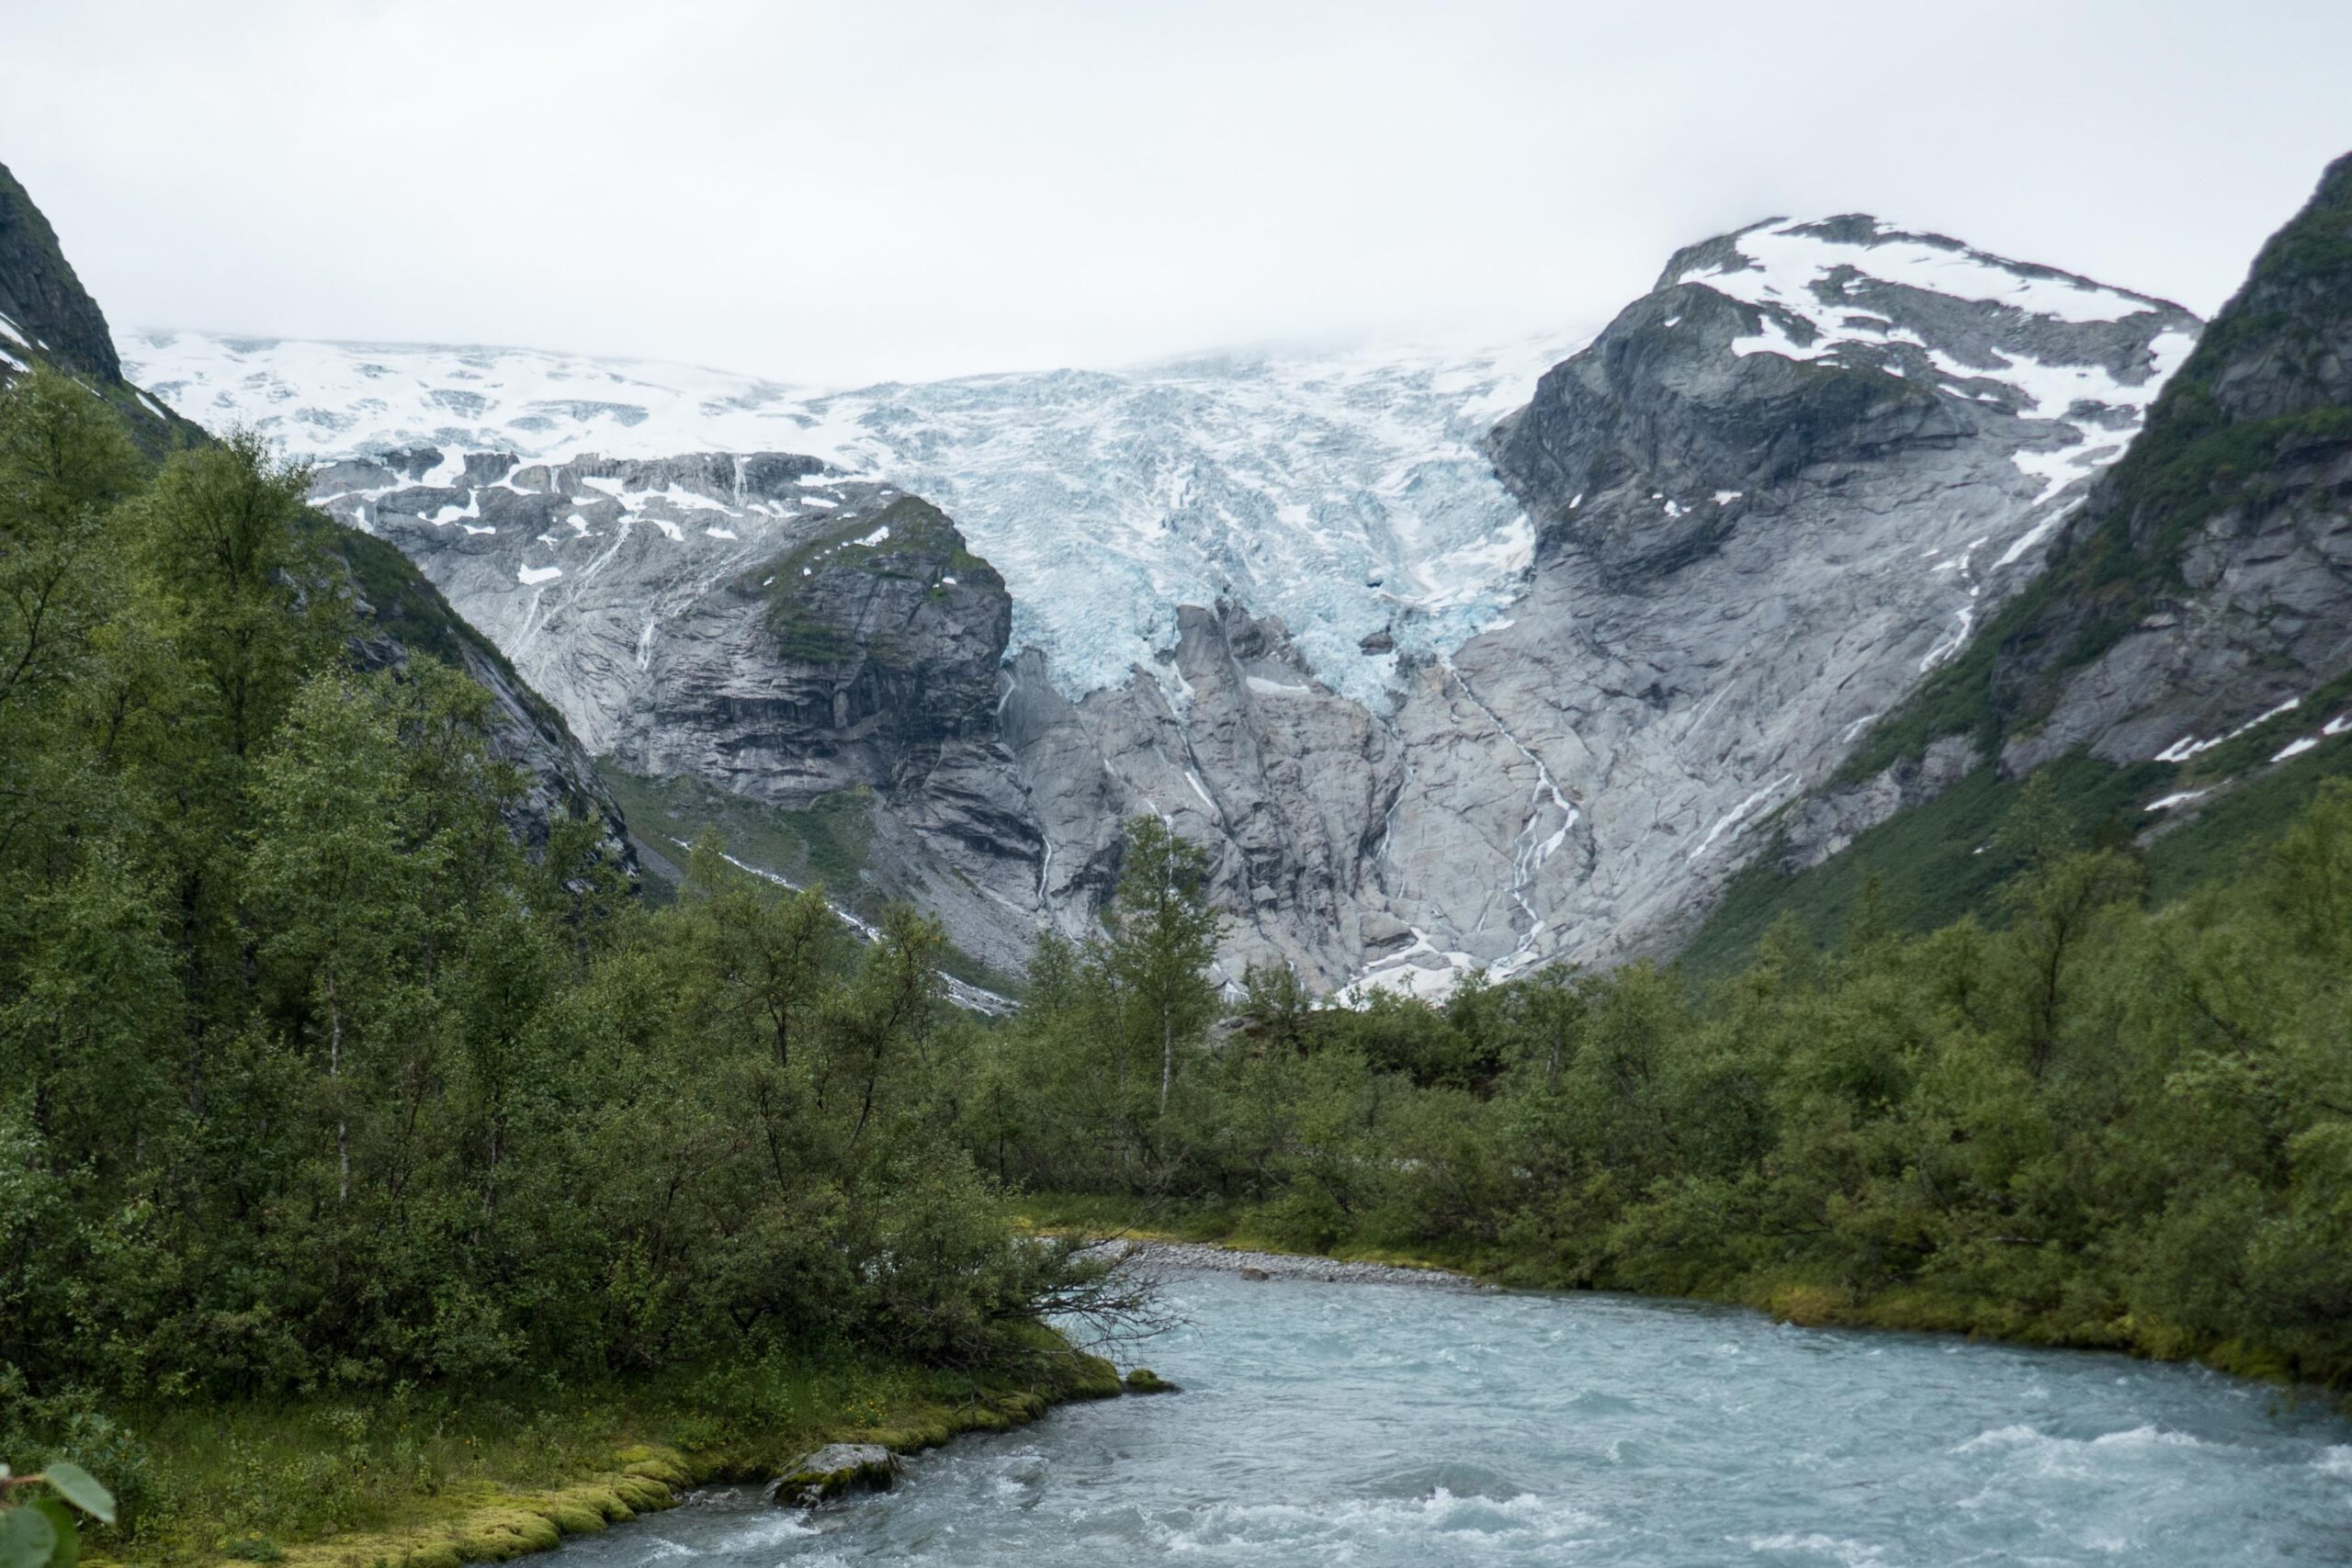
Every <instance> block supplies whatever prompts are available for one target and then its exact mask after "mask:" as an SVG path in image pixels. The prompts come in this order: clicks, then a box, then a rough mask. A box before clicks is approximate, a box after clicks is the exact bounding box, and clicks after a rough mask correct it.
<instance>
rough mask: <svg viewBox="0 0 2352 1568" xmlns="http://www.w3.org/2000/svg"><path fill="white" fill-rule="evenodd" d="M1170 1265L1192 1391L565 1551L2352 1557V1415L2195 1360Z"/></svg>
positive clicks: (758, 1562) (1254, 1563)
mask: <svg viewBox="0 0 2352 1568" xmlns="http://www.w3.org/2000/svg"><path fill="white" fill-rule="evenodd" d="M1167 1296H1168V1299H1169V1303H1170V1305H1171V1306H1172V1307H1174V1308H1175V1310H1176V1311H1177V1312H1179V1313H1181V1314H1182V1315H1183V1316H1184V1317H1185V1318H1186V1319H1187V1320H1188V1321H1187V1323H1186V1325H1185V1326H1184V1327H1182V1328H1181V1329H1179V1330H1177V1331H1175V1332H1172V1333H1170V1334H1169V1335H1167V1336H1166V1337H1162V1338H1160V1339H1158V1340H1155V1341H1153V1342H1152V1343H1150V1344H1149V1345H1148V1346H1147V1347H1145V1348H1142V1349H1141V1350H1140V1351H1139V1352H1137V1355H1138V1358H1139V1359H1142V1360H1144V1361H1145V1362H1147V1363H1148V1364H1149V1365H1150V1366H1152V1367H1153V1368H1154V1369H1155V1370H1157V1371H1159V1372H1160V1373H1161V1374H1162V1375H1163V1376H1166V1377H1169V1378H1171V1379H1173V1380H1175V1381H1176V1382H1180V1383H1182V1384H1183V1385H1184V1388H1185V1391H1186V1392H1184V1393H1182V1394H1179V1395H1176V1396H1173V1397H1164V1396H1163V1397H1153V1398H1135V1397H1130V1398H1126V1399H1121V1400H1116V1401H1109V1402H1104V1403H1102V1404H1085V1405H1077V1406H1072V1407H1069V1408H1066V1409H1062V1410H1057V1411H1056V1412H1054V1413H1053V1414H1052V1415H1050V1416H1047V1417H1046V1419H1044V1420H1043V1421H1041V1422H1039V1423H1037V1424H1036V1425H1035V1426H1033V1427H1027V1428H1025V1429H1023V1430H1020V1431H1017V1432H1009V1433H1004V1434H1001V1435H998V1436H989V1437H967V1438H958V1439H956V1442H954V1443H953V1444H951V1445H949V1446H948V1447H947V1448H945V1449H943V1450H936V1451H934V1452H932V1453H927V1454H922V1455H918V1456H915V1457H913V1458H911V1459H910V1460H909V1461H907V1468H906V1474H905V1477H904V1479H903V1480H902V1481H901V1482H900V1483H899V1487H898V1489H897V1490H896V1491H895V1492H891V1493H888V1494H878V1495H868V1496H865V1497H861V1498H857V1499H854V1500H852V1501H849V1502H846V1503H843V1504H840V1505H836V1506H831V1507H829V1508H827V1509H825V1510H823V1511H820V1512H819V1513H816V1514H812V1515H807V1516H803V1515H798V1514H794V1513H789V1512H786V1511H783V1510H779V1509H778V1508H776V1507H775V1506H773V1505H770V1504H766V1503H763V1502H762V1501H761V1500H760V1497H759V1495H758V1494H757V1493H756V1492H755V1491H752V1490H750V1489H720V1490H716V1491H711V1492H707V1493H703V1494H699V1495H696V1496H695V1497H693V1498H691V1499H690V1500H688V1501H687V1502H686V1503H685V1504H684V1506H681V1507H679V1508H677V1509H674V1510H673V1511H671V1512H669V1513H666V1514H662V1515H657V1516H654V1517H650V1518H648V1519H645V1520H642V1521H640V1522H639V1523H636V1524H631V1525H625V1526H622V1527H619V1528H617V1529H613V1530H611V1531H608V1532H607V1533H605V1534H604V1535H601V1536H594V1537H588V1538H584V1539H582V1540H577V1541H575V1542H572V1543H571V1544H568V1545H566V1546H565V1547H564V1548H563V1549H562V1550H561V1551H560V1555H559V1557H558V1558H557V1559H555V1560H554V1562H555V1563H556V1564H557V1568H641V1565H650V1564H657V1563H660V1564H669V1565H672V1568H702V1565H705V1564H708V1565H711V1568H739V1565H740V1568H765V1565H768V1564H807V1565H810V1568H816V1565H822V1564H846V1563H863V1562H906V1563H914V1564H936V1565H941V1568H946V1565H956V1568H978V1565H983V1564H1008V1565H1011V1564H1021V1565H1030V1564H1036V1565H1040V1568H1046V1565H1059V1564H1081V1563H1083V1564H1090V1565H1092V1564H1125V1563H1130V1562H1157V1561H1162V1560H1165V1561H1170V1562H1198V1563H1247V1564H1250V1565H1251V1568H1292V1565H1305V1564H1317V1565H1319V1564H1326V1563H1346V1564H1365V1565H1388V1564H1410V1565H1413V1568H1446V1565H1450V1564H1455V1563H1461V1564H1475V1563H1544V1564H1610V1565H1617V1564H1625V1565H1634V1564H1639V1565H1641V1568H1694V1565H1708V1564H1755V1565H1758V1568H1767V1565H1769V1568H1798V1565H1804V1568H1815V1565H1825V1568H1940V1565H1945V1564H1955V1565H1956V1564H1963V1563H1967V1564H1977V1563H1983V1564H1995V1563H1998V1564H2011V1563H2016V1564H2026V1563H2032V1564H2055V1563H2107V1564H2140V1563H2145V1564H2162V1565H2165V1568H2221V1565H2225V1564H2239V1563H2295V1564H2299V1565H2310V1564H2316V1563H2352V1423H2347V1422H2346V1420H2344V1419H2343V1418H2342V1417H2340V1416H2335V1415H2333V1414H2332V1413H2330V1412H2328V1411H2326V1410H2324V1409H2322V1408H2320V1407H2318V1406H2317V1405H2316V1404H2306V1405H2304V1406H2301V1407H2294V1406H2283V1407H2282V1396H2281V1395H2280V1394H2279V1393H2278V1392H2277V1391H2275V1390H2272V1389H2269V1388H2266V1387H2263V1386H2260V1385H2256V1384H2252V1383H2246V1382H2239V1381H2236V1380H2233V1379H2230V1378H2225V1377H2222V1376H2220V1375H2218V1374H2215V1373H2211V1372H2208V1371H2201V1370H2199V1369H2196V1368H2188V1367H2170V1366H2156V1365H2152V1364H2150V1363H2147V1362H2143V1361H2133V1360H2131V1359H2126V1358H2123V1357H2120V1356H2109V1355H2094V1354H2083V1353H2075V1352H2066V1351H2050V1350H2032V1349H2022V1348H2015V1347H2008V1346H2000V1345H1989V1344H1979V1345H1971V1344H1964V1343H1962V1342H1961V1341H1958V1340H1956V1339H1950V1338H1939V1337H1927V1336H1917V1335H1902V1334H1883V1333H1857V1332H1845V1331H1837V1330H1813V1329H1803V1328H1795V1327H1791V1326H1787V1325H1779V1324H1775V1323H1772V1322H1770V1320H1768V1319H1766V1318H1764V1317H1761V1316H1758V1315H1757V1314H1751V1313H1745V1312H1739V1311H1735V1310H1730V1309H1725V1308H1719V1307H1710V1306H1700V1305H1691V1304H1686V1303H1672V1302H1656V1301H1645V1300H1636V1299H1633V1298H1628V1297H1621V1296H1605V1295H1577V1296H1548V1295H1529V1294H1502V1293H1491V1292H1476V1291H1471V1290H1466V1289H1447V1288H1441V1287H1432V1286H1428V1285H1384V1284H1330V1283H1325V1282H1322V1281H1319V1280H1299V1279H1285V1278H1276V1279H1273V1280H1243V1279H1240V1278H1238V1277H1237V1276H1234V1275H1231V1274H1221V1273H1182V1274H1177V1275H1174V1276H1172V1277H1170V1279H1169V1280H1168V1281H1167Z"/></svg>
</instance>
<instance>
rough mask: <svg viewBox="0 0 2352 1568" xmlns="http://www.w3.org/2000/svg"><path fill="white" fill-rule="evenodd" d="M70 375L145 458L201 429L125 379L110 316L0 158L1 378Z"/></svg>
mask: <svg viewBox="0 0 2352 1568" xmlns="http://www.w3.org/2000/svg"><path fill="white" fill-rule="evenodd" d="M36 364H41V365H46V366H48V367H50V368H51V369H53V370H57V371H60V372H62V373H63V374H64V375H67V376H71V377H73V378H74V379H75V380H77V381H79V382H81V383H82V384H83V385H84V386H85V387H87V388H89V389H91V390H92V391H94V392H96V394H97V395H98V396H100V397H102V398H104V399H106V400H107V402H108V403H110V404H112V405H113V407H114V410H115V412H117V413H118V414H119V415H120V416H121V417H122V422H123V424H124V426H125V427H126V428H127V429H128V430H129V431H130V435H131V439H132V440H133V441H135V442H137V443H138V445H139V446H140V448H141V450H142V451H144V452H145V453H147V455H148V456H150V457H157V456H160V455H162V454H163V453H164V452H168V451H170V450H171V449H172V448H174V447H175V446H187V445H188V444H190V443H191V442H195V441H200V440H202V439H204V433H203V432H202V431H201V430H199V429H198V427H197V426H196V425H194V424H192V423H189V422H188V421H187V420H186V419H184V418H182V417H181V416H180V415H178V414H176V413H175V412H172V411H171V410H170V409H167V408H165V407H164V405H163V404H161V403H159V402H157V401H156V400H154V399H153V398H151V397H149V396H147V395H146V394H145V393H144V392H141V391H140V390H139V389H137V388H136V387H133V386H131V385H130V383H129V382H128V381H126V380H125V379H124V378H123V373H122V364H121V361H120V360H119V358H118V357H117V356H116V353H115V346H114V339H113V338H112V337H111V336H110V335H109V334H108V333H107V319H106V316H105V314H104V313H103V312H102V311H100V310H99V309H98V304H97V301H96V300H95V299H91V298H90V295H89V292H88V290H86V289H85V288H83V287H82V280H81V278H79V277H78V276H75V275H74V266H73V264H72V263H71V262H68V261H67V260H66V259H65V253H64V251H63V249H62V248H61V247H60V246H59V244H58V243H57V231H55V230H53V229H51V227H50V226H49V220H48V219H47V218H46V217H45V216H43V215H42V213H41V210H40V208H38V207H36V206H34V205H33V199H32V197H29V196H28V195H26V194H25V187H24V186H21V185H18V184H17V177H16V176H15V175H12V174H10V173H9V172H8V170H7V167H6V165H5V164H0V384H5V383H6V381H7V380H8V379H9V378H11V377H13V376H17V375H20V374H22V373H23V372H25V371H27V370H28V369H30V368H31V367H33V366H34V365H36Z"/></svg>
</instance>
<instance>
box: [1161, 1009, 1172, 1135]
mask: <svg viewBox="0 0 2352 1568" xmlns="http://www.w3.org/2000/svg"><path fill="white" fill-rule="evenodd" d="M1175 1081H1176V1018H1175V1013H1174V1010H1172V1009H1170V1007H1169V1005H1168V1004H1167V1003H1166V1002H1164V1001H1163V1002H1161V1003H1160V1004H1159V1113H1160V1115H1162V1116H1165V1115H1167V1114H1168V1086H1169V1085H1170V1084H1171V1083H1173V1082H1175Z"/></svg>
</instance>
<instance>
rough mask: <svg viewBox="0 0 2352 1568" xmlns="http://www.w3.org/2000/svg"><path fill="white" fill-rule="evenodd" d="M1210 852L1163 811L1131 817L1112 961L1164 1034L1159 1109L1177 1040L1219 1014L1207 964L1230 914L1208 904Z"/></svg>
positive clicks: (1170, 1083) (1170, 1082) (1171, 1080)
mask: <svg viewBox="0 0 2352 1568" xmlns="http://www.w3.org/2000/svg"><path fill="white" fill-rule="evenodd" d="M1207 879H1208V857H1207V856H1206V855H1204V853H1202V852H1201V850H1200V847H1199V846H1198V845H1196V844H1193V843H1191V842H1190V841H1188V840H1184V839H1181V838H1179V837H1177V835H1176V830H1175V829H1172V828H1170V826H1168V824H1167V823H1165V822H1162V821H1161V820H1160V819H1159V818H1157V817H1149V816H1139V817H1135V818H1129V820H1128V822H1127V845H1126V863H1125V866H1123V867H1122V868H1121V872H1120V876H1119V889H1118V895H1117V897H1116V899H1115V900H1114V916H1113V920H1114V924H1113V935H1112V939H1111V968H1112V971H1113V972H1114V974H1115V975H1116V976H1118V977H1119V979H1120V980H1121V982H1122V983H1123V984H1124V985H1125V987H1127V989H1128V991H1129V992H1130V993H1131V994H1132V995H1133V997H1134V998H1135V999H1136V1004H1137V1006H1138V1007H1139V1009H1140V1010H1141V1011H1142V1013H1143V1015H1144V1016H1145V1017H1146V1018H1148V1019H1149V1020H1150V1021H1151V1022H1152V1024H1153V1026H1154V1027H1155V1028H1156V1030H1157V1031H1158V1033H1159V1113H1160V1114H1161V1115H1162V1116H1163V1117H1164V1116H1166V1115H1167V1114H1168V1096H1169V1091H1170V1089H1172V1088H1173V1087H1174V1084H1175V1081H1176V1043H1177V1042H1178V1041H1180V1040H1192V1039H1194V1038H1197V1037H1198V1036H1199V1034H1200V1033H1201V1032H1202V1031H1204V1030H1205V1029H1206V1028H1207V1027H1208V1025H1209V1024H1210V1023H1211V1022H1212V1021H1214V1020H1215V1019H1216V1008H1217V991H1216V986H1215V985H1214V984H1212V983H1211V982H1210V980H1209V979H1208V977H1207V975H1206V973H1205V971H1206V970H1207V968H1208V965H1209V963H1210V961H1211V960H1212V959H1214V958H1215V957H1216V944H1217V938H1218V937H1219V936H1221V935H1222V934H1223V933H1224V930H1225V917H1224V916H1223V915H1222V914H1220V913H1219V912H1218V911H1217V910H1216V909H1214V908H1211V907H1210V905H1209V902H1208V898H1207V895H1206V892H1205V888H1204V885H1205V883H1206V882H1207Z"/></svg>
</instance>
